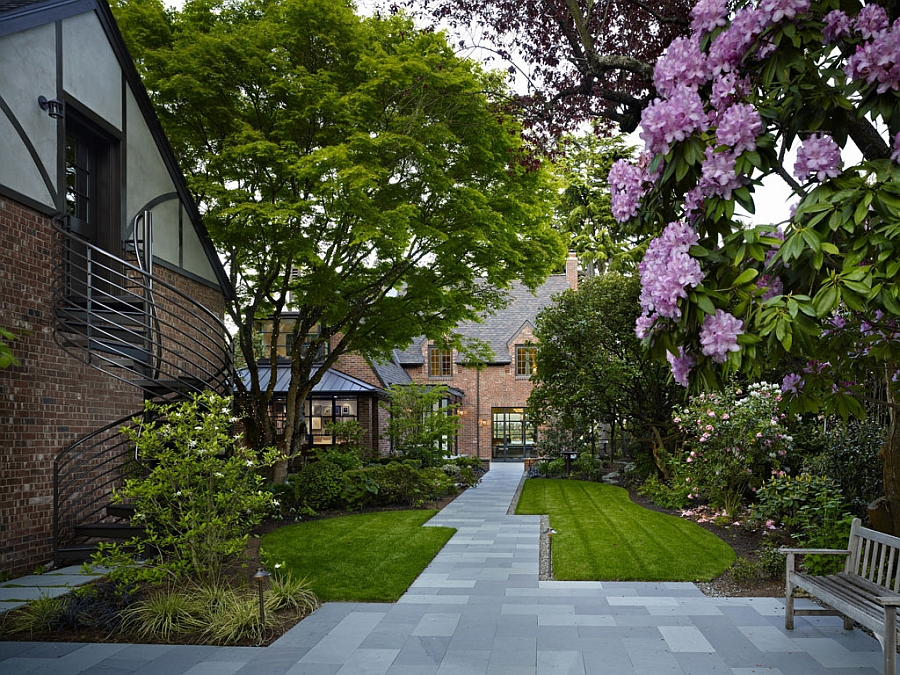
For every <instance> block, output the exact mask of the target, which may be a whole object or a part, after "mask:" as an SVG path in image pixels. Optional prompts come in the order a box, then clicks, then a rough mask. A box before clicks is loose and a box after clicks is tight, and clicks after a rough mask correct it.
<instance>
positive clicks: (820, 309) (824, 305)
mask: <svg viewBox="0 0 900 675" xmlns="http://www.w3.org/2000/svg"><path fill="white" fill-rule="evenodd" d="M839 300H840V294H839V293H838V289H837V288H835V287H834V286H825V287H823V288H821V289H820V290H819V292H818V293H816V295H815V297H814V298H813V305H814V306H815V308H816V316H817V317H823V316H825V315H827V314H831V312H832V311H834V308H835V307H837V304H838V301H839Z"/></svg>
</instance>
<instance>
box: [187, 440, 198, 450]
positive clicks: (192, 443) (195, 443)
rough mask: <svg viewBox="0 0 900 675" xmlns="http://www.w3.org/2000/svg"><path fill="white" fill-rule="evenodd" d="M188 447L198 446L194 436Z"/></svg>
mask: <svg viewBox="0 0 900 675" xmlns="http://www.w3.org/2000/svg"><path fill="white" fill-rule="evenodd" d="M188 447H189V448H196V447H197V441H195V440H194V439H193V438H192V439H191V440H189V441H188Z"/></svg>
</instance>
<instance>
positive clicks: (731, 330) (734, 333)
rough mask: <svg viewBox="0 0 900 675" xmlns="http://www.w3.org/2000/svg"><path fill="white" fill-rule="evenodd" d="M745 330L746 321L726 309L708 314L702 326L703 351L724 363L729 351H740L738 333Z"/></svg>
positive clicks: (701, 345) (701, 342) (718, 361)
mask: <svg viewBox="0 0 900 675" xmlns="http://www.w3.org/2000/svg"><path fill="white" fill-rule="evenodd" d="M743 332H744V322H743V321H741V320H740V319H738V318H737V317H735V316H734V315H733V314H730V313H728V312H726V311H724V310H721V309H717V310H716V313H715V314H708V315H707V316H706V318H705V319H703V326H702V327H701V328H700V348H701V351H702V352H703V353H704V354H705V355H706V356H709V357H711V358H712V360H713V361H715V362H716V363H724V362H725V358H726V357H727V356H728V352H737V351H740V349H741V348H740V346H739V345H738V343H737V338H738V335H741V334H743Z"/></svg>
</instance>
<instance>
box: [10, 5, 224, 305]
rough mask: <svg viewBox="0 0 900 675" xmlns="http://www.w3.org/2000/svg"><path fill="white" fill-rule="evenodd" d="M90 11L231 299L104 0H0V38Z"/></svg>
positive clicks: (209, 244)
mask: <svg viewBox="0 0 900 675" xmlns="http://www.w3.org/2000/svg"><path fill="white" fill-rule="evenodd" d="M90 11H93V12H95V13H96V14H97V17H98V19H99V20H100V25H101V26H102V27H103V30H104V32H105V33H106V37H107V39H108V40H109V44H110V46H111V47H112V50H113V52H114V53H115V55H116V59H117V60H118V62H119V65H120V66H121V68H122V72H123V73H124V75H125V80H126V81H127V82H128V85H129V87H130V89H131V91H132V93H133V94H134V98H135V100H136V101H137V103H138V106H139V107H140V110H141V114H142V116H143V118H144V120H145V122H146V123H147V126H148V128H149V129H150V133H151V134H152V135H153V139H154V140H155V141H156V147H157V149H158V151H159V153H160V155H161V157H162V160H163V162H164V163H165V166H166V168H167V169H168V171H169V174H170V176H171V178H172V182H173V183H174V185H175V189H176V191H177V192H178V196H179V197H180V199H181V202H182V203H183V204H184V207H185V208H186V209H187V211H188V214H189V216H190V219H191V223H192V225H193V226H194V230H195V231H196V233H197V237H198V238H199V240H200V242H201V244H202V246H203V249H204V252H205V253H206V257H207V259H208V260H209V263H210V265H211V266H212V268H213V271H214V272H215V275H216V279H217V281H218V282H219V286H220V287H221V289H222V292H223V293H224V294H225V296H226V298H233V297H234V288H232V286H231V281H230V280H229V279H228V274H227V273H226V272H225V268H224V267H223V266H222V261H221V260H219V254H218V253H217V252H216V248H215V246H213V243H212V241H211V240H210V238H209V233H208V232H207V230H206V227H205V226H204V225H203V221H202V219H201V218H200V211H199V210H198V209H197V205H196V203H195V202H194V198H193V196H192V195H191V194H190V192H189V191H188V189H187V183H186V182H185V179H184V174H183V173H182V172H181V167H180V166H179V165H178V162H177V160H176V159H175V153H174V152H173V151H172V146H171V145H170V144H169V139H168V138H167V137H166V135H165V133H164V132H163V129H162V125H161V124H160V123H159V118H158V117H157V116H156V112H155V111H154V109H153V104H152V103H151V101H150V97H149V96H148V95H147V90H146V89H145V88H144V83H143V82H142V81H141V76H140V75H139V74H138V71H137V68H135V65H134V60H133V59H132V58H131V54H129V53H128V48H127V47H126V46H125V40H124V38H123V37H122V33H121V32H119V27H118V25H117V24H116V20H115V18H114V17H113V15H112V10H110V8H109V4H108V3H107V2H106V0H0V37H2V36H4V35H12V34H13V33H19V32H21V31H23V30H27V29H29V28H35V27H37V26H43V25H45V24H48V23H52V22H54V21H60V20H62V19H66V18H69V17H72V16H77V15H79V14H85V13H87V12H90ZM8 66H9V64H6V65H4V66H2V67H8Z"/></svg>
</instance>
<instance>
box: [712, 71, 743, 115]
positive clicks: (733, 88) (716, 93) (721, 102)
mask: <svg viewBox="0 0 900 675" xmlns="http://www.w3.org/2000/svg"><path fill="white" fill-rule="evenodd" d="M749 93H750V81H749V80H748V79H747V78H746V77H739V76H738V75H737V74H736V73H725V74H723V75H720V76H719V77H717V78H716V79H715V80H713V85H712V94H711V95H710V97H709V103H710V105H712V107H713V108H715V109H716V110H724V109H726V108H727V107H728V106H730V105H731V104H732V103H734V102H735V101H737V100H739V99H742V98H744V97H745V96H747V94H749Z"/></svg>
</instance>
